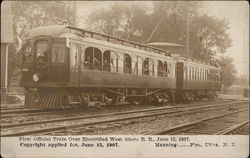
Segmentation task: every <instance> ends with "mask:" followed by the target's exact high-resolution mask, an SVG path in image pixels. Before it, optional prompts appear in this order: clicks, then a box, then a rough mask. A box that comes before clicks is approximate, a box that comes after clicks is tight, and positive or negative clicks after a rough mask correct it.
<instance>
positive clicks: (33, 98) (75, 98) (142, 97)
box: [25, 87, 216, 109]
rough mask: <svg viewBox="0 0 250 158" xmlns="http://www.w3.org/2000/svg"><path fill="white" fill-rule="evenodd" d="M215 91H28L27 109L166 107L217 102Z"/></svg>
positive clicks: (26, 96) (74, 89)
mask: <svg viewBox="0 0 250 158" xmlns="http://www.w3.org/2000/svg"><path fill="white" fill-rule="evenodd" d="M215 97H216V92H215V90H175V89H147V88H141V89H135V88H93V87H91V88H26V94H25V106H26V107H37V108H46V109H58V108H67V107H71V106H80V107H87V106H105V105H115V104H147V103H149V104H155V105H157V104H163V103H173V104H175V103H179V102H186V103H187V102H191V101H193V100H199V99H201V98H207V99H209V100H214V99H215Z"/></svg>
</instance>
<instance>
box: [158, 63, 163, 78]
mask: <svg viewBox="0 0 250 158" xmlns="http://www.w3.org/2000/svg"><path fill="white" fill-rule="evenodd" d="M157 75H158V76H163V64H162V61H160V60H158V72H157Z"/></svg>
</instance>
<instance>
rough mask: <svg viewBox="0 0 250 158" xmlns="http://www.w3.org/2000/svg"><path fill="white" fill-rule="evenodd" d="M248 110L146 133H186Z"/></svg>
mask: <svg viewBox="0 0 250 158" xmlns="http://www.w3.org/2000/svg"><path fill="white" fill-rule="evenodd" d="M246 110H248V108H244V109H240V110H237V111H234V112H229V113H226V114H221V115H217V116H211V117H208V118H205V119H202V120H199V121H193V122H188V123H185V124H180V125H177V126H174V127H171V128H167V129H163V130H159V131H155V132H148V133H145V135H163V134H169V135H171V134H175V133H178V132H182V131H186V130H189V129H193V128H196V127H199V126H202V124H203V123H204V122H206V121H210V120H213V119H218V118H221V117H224V116H228V115H232V114H235V113H240V112H242V111H246Z"/></svg>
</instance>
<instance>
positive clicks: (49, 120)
mask: <svg viewBox="0 0 250 158" xmlns="http://www.w3.org/2000/svg"><path fill="white" fill-rule="evenodd" d="M227 103H228V102H222V103H216V104H214V105H212V106H210V105H208V106H207V105H206V104H204V105H205V106H204V108H210V107H215V106H218V105H224V104H227ZM235 103H239V104H242V103H244V102H233V104H235ZM230 104H232V102H231V103H230ZM198 105H199V104H191V105H182V106H173V107H165V106H163V107H157V108H155V107H154V108H147V109H140V110H132V111H125V112H117V113H108V114H101V115H100V114H98V115H88V116H81V115H80V116H79V115H78V116H74V117H67V118H65V116H61V117H62V118H58V116H57V119H48V120H44V119H45V117H43V118H41V119H43V121H25V120H22V119H20V118H18V119H15V121H16V122H14V123H13V122H12V123H9V122H8V120H7V121H4V119H2V120H1V124H2V125H1V128H2V129H4V128H10V127H18V126H26V125H35V124H42V123H51V122H62V121H72V120H80V119H88V118H98V117H105V116H112V115H113V116H114V115H123V114H133V113H139V112H154V111H155V112H157V111H161V110H175V109H179V108H181V110H187V108H192V107H197V106H198ZM183 108H185V109H183ZM200 108H203V107H202V106H201V105H200V107H198V109H200ZM168 112H170V111H168ZM47 114H51V112H48V113H47ZM79 114H82V113H79ZM72 115H73V114H72ZM49 116H50V115H49ZM52 117H56V116H54V115H52ZM36 119H39V118H38V117H37V116H36ZM26 120H27V119H26ZM6 122H7V125H6Z"/></svg>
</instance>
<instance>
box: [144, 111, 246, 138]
mask: <svg viewBox="0 0 250 158" xmlns="http://www.w3.org/2000/svg"><path fill="white" fill-rule="evenodd" d="M248 117H249V114H248V108H244V109H240V110H237V111H233V112H228V113H225V114H220V115H215V116H210V117H207V118H204V119H202V120H199V121H194V122H189V123H185V124H180V125H177V126H174V127H171V128H168V129H162V130H158V131H154V132H149V133H145V135H173V134H174V135H228V134H245V135H248V134H249V130H248V127H249V124H248V123H249V118H248ZM239 131H240V132H239Z"/></svg>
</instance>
